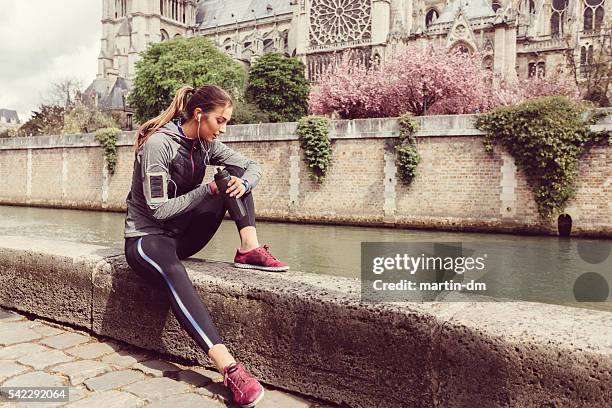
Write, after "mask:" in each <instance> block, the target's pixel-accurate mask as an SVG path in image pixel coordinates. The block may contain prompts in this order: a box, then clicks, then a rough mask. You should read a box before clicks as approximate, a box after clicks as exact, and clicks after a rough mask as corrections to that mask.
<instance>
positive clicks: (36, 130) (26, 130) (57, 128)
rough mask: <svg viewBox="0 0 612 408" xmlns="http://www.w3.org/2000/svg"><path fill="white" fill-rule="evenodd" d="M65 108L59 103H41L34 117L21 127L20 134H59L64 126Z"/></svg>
mask: <svg viewBox="0 0 612 408" xmlns="http://www.w3.org/2000/svg"><path fill="white" fill-rule="evenodd" d="M64 113H65V109H64V107H62V106H57V105H40V107H39V108H38V111H32V117H31V118H30V119H28V121H27V122H26V123H24V124H23V125H21V126H20V127H19V131H18V135H19V136H39V135H59V134H60V132H61V130H62V128H63V127H64Z"/></svg>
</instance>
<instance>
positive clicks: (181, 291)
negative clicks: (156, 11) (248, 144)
mask: <svg viewBox="0 0 612 408" xmlns="http://www.w3.org/2000/svg"><path fill="white" fill-rule="evenodd" d="M226 169H227V170H228V171H229V172H230V174H232V175H235V176H237V177H240V176H242V174H243V173H244V170H243V169H240V168H238V167H233V166H227V167H226ZM242 201H243V203H244V205H245V207H246V209H247V212H248V217H247V219H246V220H244V219H243V220H235V221H236V227H237V228H238V230H240V229H242V228H243V227H244V226H246V225H252V226H255V205H254V203H253V196H252V195H251V193H247V194H245V195H243V196H242ZM226 211H227V209H226V206H225V204H224V203H223V199H222V197H221V195H216V196H213V197H212V198H211V199H209V200H206V201H205V202H203V203H202V204H201V205H199V206H198V207H197V208H195V209H194V210H193V211H190V212H188V213H186V214H184V215H182V216H181V218H184V219H185V220H188V221H189V227H188V228H187V230H186V231H185V232H184V233H182V234H180V235H176V234H172V233H170V234H168V235H145V236H142V237H133V238H126V240H125V257H126V259H127V262H128V264H129V265H130V267H131V268H132V269H133V270H134V271H135V272H136V273H137V274H138V275H139V276H141V277H142V278H143V279H144V280H145V281H147V282H148V283H150V284H153V285H161V286H162V287H164V288H166V289H167V291H166V292H167V294H168V296H169V298H170V303H171V306H172V312H173V313H174V316H175V317H176V319H177V320H178V321H179V323H180V324H181V326H182V327H183V328H184V329H185V330H186V331H187V333H189V335H190V336H191V337H192V338H193V339H194V340H195V341H196V343H198V344H199V345H200V347H202V348H203V349H204V350H205V351H206V352H207V353H208V350H209V349H210V348H211V347H212V346H214V345H215V344H220V343H222V341H221V339H220V338H219V334H218V333H217V329H216V328H215V326H214V324H213V322H212V319H211V317H210V314H209V313H208V309H207V307H206V305H204V303H203V302H202V300H201V299H200V297H199V296H198V293H197V292H196V290H195V288H194V287H193V284H192V283H191V280H190V279H189V276H187V271H186V270H185V267H184V266H183V264H182V262H181V261H180V260H181V259H185V258H188V257H190V256H192V255H194V254H196V253H197V252H199V251H200V250H201V249H202V248H204V246H205V245H206V244H207V243H208V242H209V241H210V239H211V238H212V237H213V235H214V234H215V232H216V231H217V229H218V228H219V226H220V225H221V222H222V221H223V217H224V215H225V212H226Z"/></svg>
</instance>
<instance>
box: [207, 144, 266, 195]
mask: <svg viewBox="0 0 612 408" xmlns="http://www.w3.org/2000/svg"><path fill="white" fill-rule="evenodd" d="M210 164H212V165H229V166H237V167H241V168H243V169H244V170H245V171H244V174H243V175H242V179H243V180H246V181H248V182H249V184H250V185H251V187H255V186H256V185H257V183H258V182H259V179H260V178H261V175H262V174H263V169H262V168H261V166H260V165H259V163H257V162H256V161H254V160H251V159H249V158H247V157H245V156H243V155H242V154H240V153H238V152H236V151H235V150H233V149H231V148H230V147H228V146H226V145H225V144H224V143H222V142H219V141H215V142H214V144H213V146H212V149H211V156H210Z"/></svg>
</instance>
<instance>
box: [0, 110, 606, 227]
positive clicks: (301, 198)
mask: <svg viewBox="0 0 612 408" xmlns="http://www.w3.org/2000/svg"><path fill="white" fill-rule="evenodd" d="M474 119H475V115H448V116H430V117H420V118H418V120H419V121H420V124H421V127H420V129H421V130H419V132H417V134H416V136H417V144H418V151H419V153H420V154H421V157H422V160H421V163H420V164H419V166H418V168H417V172H418V175H417V177H416V178H415V179H414V181H413V182H412V184H411V185H409V186H406V185H404V184H403V183H402V182H401V180H399V177H398V175H397V171H396V167H395V154H394V146H395V144H396V142H397V135H398V133H399V128H398V123H397V120H396V119H394V118H388V119H359V120H341V121H332V122H331V125H330V138H331V140H332V149H333V153H332V167H331V169H330V172H329V174H328V176H327V178H326V179H325V181H324V182H323V183H321V184H319V183H317V182H315V181H313V180H312V179H311V177H310V171H309V169H308V166H307V165H306V163H305V162H304V161H303V159H302V152H301V149H300V146H299V140H298V138H297V135H296V127H297V124H296V123H278V124H259V125H237V126H229V127H228V131H227V133H226V134H225V135H223V136H222V140H223V141H224V143H226V144H228V145H229V146H230V147H232V148H233V149H235V150H237V151H239V152H241V153H243V154H244V155H246V156H247V157H251V158H252V159H254V160H256V161H258V162H259V163H261V164H262V165H263V167H264V170H265V173H264V177H263V178H262V179H261V181H260V183H259V185H258V186H257V187H256V189H255V190H254V194H255V199H256V208H257V213H258V217H259V218H260V219H268V220H278V221H297V222H329V223H339V224H343V223H346V224H355V225H390V226H400V227H412V228H433V229H446V230H464V231H498V232H521V233H545V234H556V229H557V228H556V220H543V219H541V218H540V217H539V215H538V213H537V207H536V204H535V201H534V199H533V193H532V191H531V188H530V187H529V185H528V183H527V179H526V177H525V175H524V174H523V173H522V172H521V171H520V170H519V169H517V166H516V163H515V161H514V159H513V158H512V157H511V156H510V155H509V154H508V153H506V152H505V151H503V150H502V149H500V148H496V150H495V152H494V153H493V154H492V155H489V154H487V153H486V152H485V150H484V147H483V144H482V134H481V132H479V131H478V130H476V129H475V128H474V127H473V121H474ZM609 119H610V116H609V117H608V118H606V119H605V120H604V121H603V124H600V125H598V126H599V127H602V126H604V127H609V128H612V123H610V122H612V121H610V120H609ZM133 139H134V134H133V133H132V132H126V133H123V134H121V135H120V136H119V140H118V164H117V168H116V172H115V174H114V175H113V176H110V175H109V174H108V172H107V170H106V166H105V162H104V156H103V150H102V148H101V147H100V146H99V144H98V143H97V142H96V141H95V139H94V136H93V135H91V134H90V135H64V136H44V137H30V138H12V139H4V140H0V183H2V185H3V186H4V187H5V188H3V189H2V190H0V204H15V205H41V206H51V207H67V208H83V209H102V210H116V211H124V210H125V198H126V196H127V193H128V192H129V189H130V184H131V176H132V170H133V164H134V151H133ZM212 170H213V169H212V168H209V169H208V171H207V176H206V179H207V180H209V179H212ZM611 189H612V148H610V147H604V146H600V147H595V148H593V149H592V150H591V151H590V152H589V154H587V155H585V157H584V158H583V160H582V162H581V166H580V174H579V177H578V183H577V186H576V196H575V198H574V199H573V200H572V201H571V202H570V203H569V206H568V208H567V213H568V214H569V215H570V216H571V217H572V220H573V233H574V234H578V235H591V236H603V237H610V236H612V204H611V203H612V194H611V193H612V191H611Z"/></svg>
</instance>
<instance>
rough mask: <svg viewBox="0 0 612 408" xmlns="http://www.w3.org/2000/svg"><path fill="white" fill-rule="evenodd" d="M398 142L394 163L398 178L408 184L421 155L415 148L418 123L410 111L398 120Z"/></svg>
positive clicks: (413, 175)
mask: <svg viewBox="0 0 612 408" xmlns="http://www.w3.org/2000/svg"><path fill="white" fill-rule="evenodd" d="M398 122H399V130H400V134H399V140H400V144H399V145H397V146H396V147H395V151H396V154H397V155H396V157H395V165H396V167H397V172H398V173H399V176H400V179H401V180H402V181H403V182H404V183H405V184H410V183H411V182H412V180H413V179H414V177H415V176H416V168H417V166H418V165H419V163H420V162H421V156H420V155H419V152H418V151H417V148H416V138H415V137H414V134H415V133H416V131H417V130H418V128H419V123H418V122H417V121H416V120H415V119H414V117H413V116H412V114H411V113H405V114H404V115H402V116H400V118H399V120H398Z"/></svg>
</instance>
